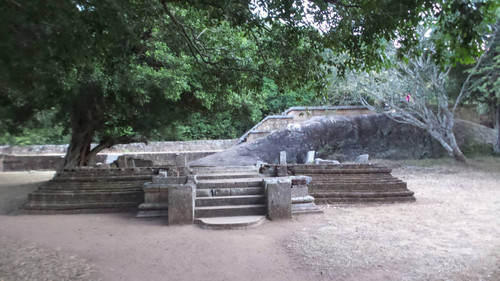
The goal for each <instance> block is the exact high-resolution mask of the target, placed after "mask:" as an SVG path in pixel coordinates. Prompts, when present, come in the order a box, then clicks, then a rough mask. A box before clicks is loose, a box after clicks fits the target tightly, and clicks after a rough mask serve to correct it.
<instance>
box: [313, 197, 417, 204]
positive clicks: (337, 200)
mask: <svg viewBox="0 0 500 281" xmlns="http://www.w3.org/2000/svg"><path fill="white" fill-rule="evenodd" d="M415 200H416V199H415V197H414V196H395V197H390V196H389V197H360V198H354V197H329V198H320V199H316V203H317V204H358V203H400V202H401V203H404V202H415Z"/></svg>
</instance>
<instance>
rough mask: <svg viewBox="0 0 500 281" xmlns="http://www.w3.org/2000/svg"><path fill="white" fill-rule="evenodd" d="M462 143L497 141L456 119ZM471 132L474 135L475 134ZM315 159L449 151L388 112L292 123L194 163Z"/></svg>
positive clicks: (423, 155) (436, 154)
mask: <svg viewBox="0 0 500 281" xmlns="http://www.w3.org/2000/svg"><path fill="white" fill-rule="evenodd" d="M455 131H456V134H457V140H458V142H459V145H469V144H473V143H491V144H492V143H493V141H494V130H493V129H489V128H486V127H484V126H481V125H478V124H475V123H471V122H466V121H461V120H456V125H455ZM471 132H472V133H471ZM310 150H315V151H316V157H318V158H322V159H335V160H340V161H341V162H342V161H352V160H354V159H355V158H356V156H358V155H361V154H369V155H370V157H371V158H383V159H412V158H413V159H415V158H427V157H441V156H443V155H445V151H444V149H443V148H442V147H441V145H440V144H439V143H438V142H436V141H435V140H434V139H432V137H431V136H430V135H429V134H428V133H427V132H426V131H425V130H422V129H419V128H416V127H413V126H410V125H408V124H402V123H397V122H395V121H393V120H391V119H390V118H388V117H387V116H385V115H383V114H372V115H361V116H352V117H346V116H328V117H316V118H311V119H310V120H308V121H305V122H302V123H294V124H289V125H288V126H287V128H286V129H282V130H279V131H275V132H273V133H271V134H270V135H268V136H267V137H265V138H262V139H259V140H256V141H255V142H252V143H245V144H241V145H238V146H235V147H232V148H230V149H227V150H225V151H222V152H219V153H216V154H213V155H210V156H208V157H204V158H201V159H198V160H196V161H193V162H191V163H190V164H191V165H198V166H214V165H228V166H236V165H254V164H256V163H257V162H258V161H262V162H266V163H278V156H279V153H280V151H286V152H287V160H288V162H294V163H304V160H305V157H306V154H307V152H308V151H310Z"/></svg>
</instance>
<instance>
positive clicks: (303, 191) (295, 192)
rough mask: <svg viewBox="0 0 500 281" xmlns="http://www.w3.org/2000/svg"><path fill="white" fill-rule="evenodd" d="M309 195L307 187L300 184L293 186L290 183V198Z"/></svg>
mask: <svg viewBox="0 0 500 281" xmlns="http://www.w3.org/2000/svg"><path fill="white" fill-rule="evenodd" d="M307 195H309V189H308V188H307V186H301V187H294V186H293V185H292V199H293V198H294V197H304V196H307Z"/></svg>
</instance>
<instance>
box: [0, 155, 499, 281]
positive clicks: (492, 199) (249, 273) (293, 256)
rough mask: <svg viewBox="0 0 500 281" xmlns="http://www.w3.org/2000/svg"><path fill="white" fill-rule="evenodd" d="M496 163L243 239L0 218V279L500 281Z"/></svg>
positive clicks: (60, 219)
mask: <svg viewBox="0 0 500 281" xmlns="http://www.w3.org/2000/svg"><path fill="white" fill-rule="evenodd" d="M499 162H500V161H498V159H495V160H494V162H492V163H493V164H492V163H486V164H487V165H486V166H485V165H482V166H480V167H479V168H477V167H476V168H472V167H463V166H461V165H455V164H453V163H452V164H450V163H445V164H444V165H437V166H433V167H431V168H422V167H407V166H403V167H401V168H397V169H395V171H394V174H395V175H396V176H397V177H399V178H402V179H404V180H405V181H408V184H409V188H410V189H411V190H414V191H415V193H416V197H417V202H416V203H411V204H395V205H369V206H347V207H329V208H327V209H326V210H325V214H324V215H314V216H301V217H298V218H294V220H292V221H288V222H268V223H265V224H263V225H261V226H259V227H256V228H252V229H248V230H233V231H207V230H202V229H199V228H197V227H196V226H193V225H189V226H176V227H168V226H166V225H165V223H164V222H163V221H158V220H145V221H144V220H136V219H133V218H132V215H130V214H105V215H102V214H92V215H41V216H33V215H18V216H12V215H0V238H1V239H0V246H2V243H4V244H3V247H4V248H7V249H8V251H7V252H9V254H7V256H6V257H5V254H4V255H3V256H2V254H1V253H0V280H2V281H7V280H96V279H101V280H306V281H307V280H500V173H499V172H500V168H499V167H500V164H499ZM405 165H407V164H405ZM8 178H9V177H8V175H6V174H0V191H1V192H2V195H1V196H2V197H3V198H4V199H2V200H3V201H0V202H3V204H4V205H3V206H0V209H5V202H10V201H8V200H6V199H5V197H8V195H9V194H10V193H9V192H8V191H11V190H12V188H13V187H12V188H7V187H6V186H12V185H13V182H16V180H12V179H10V183H7V184H4V183H5V182H8V181H9V179H8ZM21 181H22V180H21ZM28 182H29V181H28ZM17 187H22V186H20V185H18V186H17ZM14 194H17V195H19V194H18V192H14ZM17 195H16V196H17ZM7 205H8V207H9V208H12V206H13V205H12V204H7ZM4 213H5V211H4ZM9 242H10V243H9ZM5 243H7V244H5ZM33 243H34V244H33ZM11 245H15V247H11ZM26 245H29V247H31V248H30V249H31V250H30V251H24V250H23V249H22V248H23V247H24V246H26ZM35 247H38V248H37V249H39V250H34V249H35ZM18 252H20V253H18ZM23 254H24V255H26V254H28V255H30V257H26V256H25V257H24V260H26V261H28V263H29V262H32V263H37V262H39V263H40V264H38V265H37V266H38V270H39V272H41V273H43V274H44V275H41V276H40V278H35V279H33V278H25V279H22V278H17V277H18V276H19V274H18V275H14V274H13V272H25V273H26V274H25V276H33V275H30V274H28V273H29V272H27V271H29V270H33V268H35V269H36V268H37V266H33V265H32V264H24V265H23V264H22V262H19V259H20V260H23ZM33 255H42V256H44V255H45V257H46V259H43V257H42V258H39V259H33V258H32V256H33ZM2 259H3V260H2ZM16 259H17V263H16V262H13V261H12V260H16ZM42 260H45V261H46V260H51V262H50V263H47V262H45V263H42V262H41V261H42ZM12 264H15V265H16V266H12ZM30 265H31V266H30ZM44 267H52V268H58V270H56V272H58V273H57V274H58V275H54V274H55V273H53V272H52V273H51V271H50V270H43V269H44ZM92 268H93V269H94V270H95V271H94V272H92V271H91V270H92ZM5 269H8V270H7V271H5ZM59 269H60V270H59ZM52 271H54V270H52ZM2 274H3V275H2ZM50 274H53V275H50ZM35 276H36V275H35ZM44 276H47V278H45V277H44ZM13 277H16V278H15V279H12V278H13ZM9 278H11V279H9Z"/></svg>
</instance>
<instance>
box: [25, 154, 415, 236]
mask: <svg viewBox="0 0 500 281" xmlns="http://www.w3.org/2000/svg"><path fill="white" fill-rule="evenodd" d="M367 157H368V156H363V157H361V158H362V160H360V161H367ZM306 161H307V163H306V164H287V163H286V152H281V153H280V155H279V163H280V164H265V163H259V164H258V165H257V166H221V167H217V166H214V167H206V166H189V165H187V163H186V159H185V158H179V159H178V161H177V164H178V165H171V166H153V167H136V163H135V161H133V159H129V158H126V157H124V158H122V159H118V160H117V161H116V164H117V165H116V166H111V167H94V168H89V167H84V168H78V169H71V170H64V171H60V172H58V173H57V174H56V176H55V177H54V178H53V179H52V180H50V181H49V182H47V183H46V184H44V185H42V186H41V187H40V188H39V189H38V190H37V191H35V192H33V193H31V194H29V196H28V203H27V204H26V205H25V210H26V211H28V212H45V213H51V212H55V213H58V212H69V213H92V212H121V211H137V217H138V218H152V217H167V218H168V224H170V225H173V224H189V223H199V224H200V225H202V226H203V227H206V228H218V227H220V224H214V223H210V222H209V221H211V220H212V221H213V219H214V218H219V217H226V218H227V217H231V218H237V217H255V218H257V220H256V221H260V220H261V219H260V218H262V217H263V216H267V218H268V219H271V220H280V219H289V218H291V216H292V215H296V214H307V213H320V212H322V211H321V210H320V209H319V208H318V206H317V205H316V203H322V204H329V203H363V202H401V201H414V200H415V198H414V197H413V192H411V191H409V190H408V189H407V187H406V183H404V182H402V181H400V180H398V179H396V178H394V177H393V176H392V175H391V174H390V173H391V170H390V169H388V168H386V167H382V166H377V165H372V164H366V163H365V164H358V163H356V164H340V163H338V162H337V161H332V160H323V159H317V158H314V151H311V152H310V153H308V157H307V159H306ZM235 225H237V226H245V227H246V226H249V224H242V223H236V224H235Z"/></svg>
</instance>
